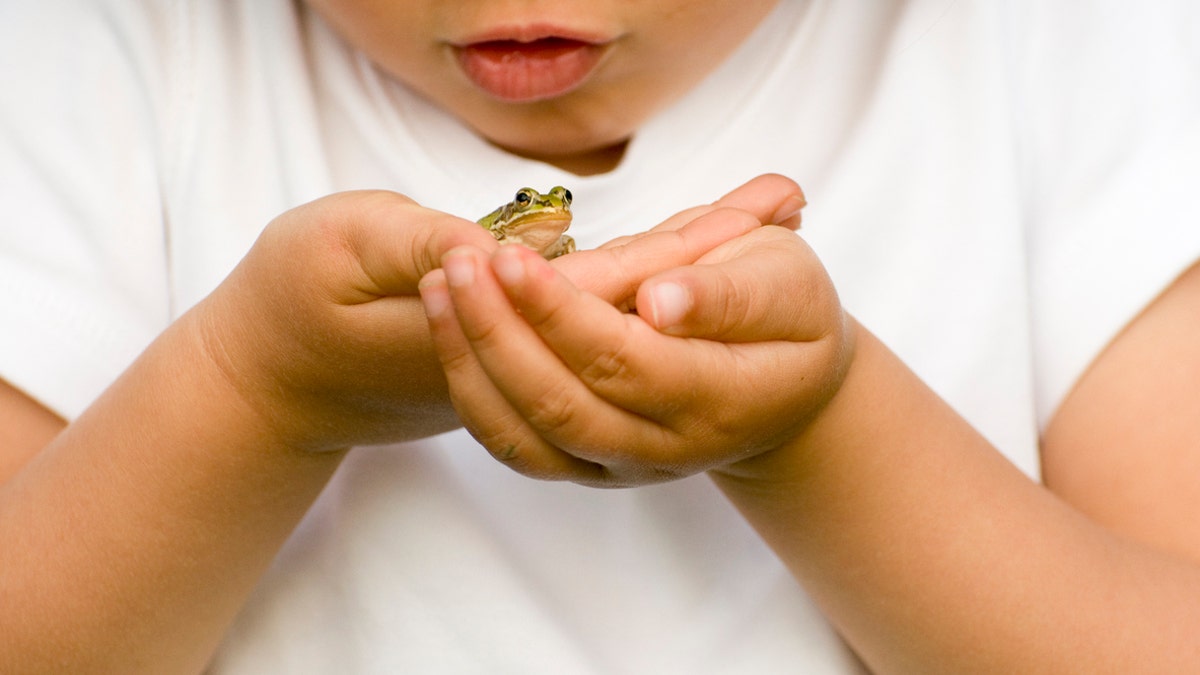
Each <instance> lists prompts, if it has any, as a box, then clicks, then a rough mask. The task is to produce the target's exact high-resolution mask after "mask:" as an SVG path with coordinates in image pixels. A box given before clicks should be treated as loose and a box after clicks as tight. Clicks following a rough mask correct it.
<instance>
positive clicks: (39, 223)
mask: <svg viewBox="0 0 1200 675" xmlns="http://www.w3.org/2000/svg"><path fill="white" fill-rule="evenodd" d="M153 4H155V3H136V2H130V1H124V2H118V1H115V0H114V1H108V0H100V1H96V0H88V1H82V0H81V1H78V2H75V1H70V0H47V1H44V2H36V3H19V2H10V3H3V4H0V81H3V82H4V86H3V87H0V209H2V211H0V212H2V213H3V217H4V220H3V223H2V224H0V378H2V379H4V380H6V381H8V382H9V383H10V384H12V385H13V386H16V387H17V388H18V389H21V390H23V391H25V392H26V393H27V394H29V395H30V396H32V397H33V398H35V399H37V400H39V401H40V402H41V403H42V404H44V405H46V406H47V407H49V408H50V409H52V410H54V411H56V412H58V413H59V414H61V415H63V416H65V417H67V418H71V417H74V416H75V415H77V414H78V413H79V412H81V411H82V410H83V409H84V408H86V407H87V405H88V404H89V403H90V402H91V401H92V400H93V399H94V398H95V397H96V396H97V395H98V394H99V393H100V392H101V391H102V390H103V389H104V388H105V387H106V386H107V385H108V384H109V383H110V382H111V381H112V380H113V379H114V378H115V377H116V376H117V375H118V374H119V373H120V372H121V371H122V370H123V369H124V368H125V367H126V366H127V365H128V364H129V363H130V362H131V361H132V360H133V359H134V358H135V357H136V356H137V354H138V353H139V352H140V351H141V350H142V349H143V348H144V347H145V346H146V345H147V344H148V343H149V342H150V341H151V340H152V339H153V338H154V337H155V336H156V335H157V334H158V333H159V332H160V331H161V330H162V329H163V327H165V325H166V323H167V321H168V319H169V315H170V308H169V306H168V300H167V298H168V297H169V296H168V293H167V291H168V279H169V276H168V270H167V263H166V255H165V241H166V229H165V227H164V223H163V218H162V212H163V209H162V205H161V201H160V198H159V178H158V176H159V172H158V166H157V163H158V156H159V153H158V148H159V147H160V142H161V134H160V132H159V129H158V128H157V127H156V122H155V120H156V119H157V117H158V115H159V114H160V113H161V109H162V107H163V106H164V105H165V98H166V97H165V94H164V91H165V87H164V86H163V84H164V81H165V77H164V75H163V72H164V69H165V63H166V58H165V53H164V49H163V47H164V45H165V43H166V42H168V41H169V40H168V39H166V36H168V35H169V31H168V30H167V28H168V26H167V25H166V24H167V22H166V21H164V20H162V19H161V18H158V19H155V18H154V17H152V16H151V12H150V11H149V10H147V8H146V7H143V5H146V6H149V5H153ZM160 4H163V5H166V4H168V3H160Z"/></svg>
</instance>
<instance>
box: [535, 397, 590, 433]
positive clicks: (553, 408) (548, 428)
mask: <svg viewBox="0 0 1200 675" xmlns="http://www.w3.org/2000/svg"><path fill="white" fill-rule="evenodd" d="M576 418H577V408H576V405H575V402H574V401H573V400H572V398H571V397H570V395H569V394H568V392H567V391H566V390H565V389H564V388H563V387H562V386H551V387H549V388H548V389H546V390H545V391H543V392H541V394H539V395H538V396H537V397H536V398H535V399H534V400H533V401H531V402H530V405H529V406H528V409H527V410H526V411H525V419H526V420H527V421H528V422H529V424H530V425H531V426H532V427H533V428H534V429H537V430H538V431H539V432H541V433H543V434H547V435H554V434H556V433H558V432H561V431H562V430H564V429H567V428H569V427H570V426H571V425H572V423H573V422H574V421H575V419H576Z"/></svg>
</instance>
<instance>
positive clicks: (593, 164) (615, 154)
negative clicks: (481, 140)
mask: <svg viewBox="0 0 1200 675" xmlns="http://www.w3.org/2000/svg"><path fill="white" fill-rule="evenodd" d="M628 146H629V141H621V142H620V143H616V144H614V145H609V146H605V147H603V148H596V149H594V150H587V151H584V152H577V153H572V154H569V155H543V154H530V153H524V152H517V151H515V150H513V149H511V148H504V149H505V150H507V151H508V152H511V153H513V154H516V155H520V156H521V157H526V158H528V159H535V160H538V161H539V162H545V163H547V164H550V165H551V166H556V167H558V168H560V169H562V170H563V171H567V172H570V173H573V174H575V175H576V176H594V175H597V174H602V173H608V172H609V171H612V170H613V169H615V168H617V166H618V165H619V164H620V163H621V160H622V159H623V158H624V157H625V149H626V148H627V147H628Z"/></svg>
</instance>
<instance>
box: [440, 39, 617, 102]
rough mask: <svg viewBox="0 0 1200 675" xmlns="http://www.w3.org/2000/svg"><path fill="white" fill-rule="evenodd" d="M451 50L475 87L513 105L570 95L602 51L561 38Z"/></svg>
mask: <svg viewBox="0 0 1200 675" xmlns="http://www.w3.org/2000/svg"><path fill="white" fill-rule="evenodd" d="M454 49H455V52H456V56H457V57H458V63H459V66H460V67H461V68H462V70H463V73H465V74H466V76H467V78H468V79H470V80H471V82H472V83H474V84H475V86H477V87H479V88H480V89H482V90H483V91H485V92H487V93H488V94H490V95H491V96H493V97H495V98H498V99H500V100H502V101H508V102H514V103H521V102H531V101H540V100H544V99H548V98H554V97H556V96H561V95H563V94H566V93H567V92H570V91H571V90H573V89H575V88H576V87H578V86H580V85H581V84H583V83H584V82H585V81H586V80H587V79H588V77H589V76H590V75H591V74H592V73H593V72H594V71H595V70H596V67H597V66H598V65H600V61H601V60H602V59H603V58H604V54H605V52H606V46H605V45H603V44H597V43H594V42H586V41H583V40H575V39H570V38H563V37H545V38H541V39H537V40H530V41H521V40H486V41H481V42H473V43H470V44H466V45H463V46H458V47H455V48H454Z"/></svg>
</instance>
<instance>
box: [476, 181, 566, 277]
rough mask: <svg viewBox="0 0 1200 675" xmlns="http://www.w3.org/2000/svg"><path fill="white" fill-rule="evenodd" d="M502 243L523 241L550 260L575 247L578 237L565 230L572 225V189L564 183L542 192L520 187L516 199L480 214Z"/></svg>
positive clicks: (525, 244) (521, 242)
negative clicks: (570, 235)
mask: <svg viewBox="0 0 1200 675" xmlns="http://www.w3.org/2000/svg"><path fill="white" fill-rule="evenodd" d="M478 223H479V224H480V225H482V226H484V227H486V228H487V229H488V231H489V232H491V233H492V236H494V237H496V239H497V240H498V241H499V242H500V243H501V244H522V245H524V246H528V247H529V248H531V249H533V250H535V251H537V252H538V253H541V254H542V257H543V258H545V259H547V260H550V259H552V258H557V257H558V256H560V255H566V254H567V253H570V252H572V251H574V250H575V240H574V239H572V238H571V237H569V236H567V235H565V234H563V233H564V232H566V231H567V228H568V227H570V226H571V191H570V190H568V189H567V188H565V187H562V186H561V185H556V186H555V187H552V188H550V192H549V194H542V193H540V192H538V191H537V190H534V189H533V188H521V189H520V190H517V195H516V196H515V197H513V200H512V201H511V202H509V203H507V204H505V205H504V206H501V207H500V208H498V209H496V210H495V211H492V212H491V213H489V214H487V215H486V216H484V217H482V218H480V219H479V220H478Z"/></svg>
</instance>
